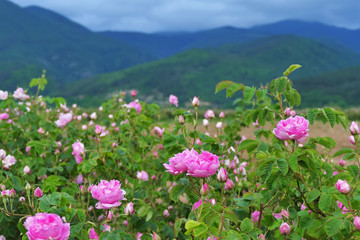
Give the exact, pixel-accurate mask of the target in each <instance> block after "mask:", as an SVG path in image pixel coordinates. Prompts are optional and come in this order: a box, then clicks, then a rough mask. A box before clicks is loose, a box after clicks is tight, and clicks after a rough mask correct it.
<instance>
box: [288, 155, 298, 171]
mask: <svg viewBox="0 0 360 240" xmlns="http://www.w3.org/2000/svg"><path fill="white" fill-rule="evenodd" d="M289 166H290V168H291V169H292V170H293V171H294V172H297V173H299V172H300V171H299V163H298V160H297V154H293V155H291V156H290V158H289Z"/></svg>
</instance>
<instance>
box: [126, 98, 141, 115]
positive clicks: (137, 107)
mask: <svg viewBox="0 0 360 240" xmlns="http://www.w3.org/2000/svg"><path fill="white" fill-rule="evenodd" d="M127 107H128V108H135V109H136V112H137V114H139V113H140V111H141V104H140V103H138V102H135V101H134V102H131V103H129V104H128V105H127Z"/></svg>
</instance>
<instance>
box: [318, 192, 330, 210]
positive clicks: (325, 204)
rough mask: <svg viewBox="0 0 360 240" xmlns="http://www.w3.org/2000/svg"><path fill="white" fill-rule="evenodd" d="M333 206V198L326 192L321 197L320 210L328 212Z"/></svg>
mask: <svg viewBox="0 0 360 240" xmlns="http://www.w3.org/2000/svg"><path fill="white" fill-rule="evenodd" d="M330 206H331V196H330V195H329V194H327V193H325V192H323V193H322V194H321V196H320V200H319V208H320V210H321V211H323V212H328V211H329V210H330Z"/></svg>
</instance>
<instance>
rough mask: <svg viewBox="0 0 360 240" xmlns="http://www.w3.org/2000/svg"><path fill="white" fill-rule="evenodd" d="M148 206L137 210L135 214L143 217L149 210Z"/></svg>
mask: <svg viewBox="0 0 360 240" xmlns="http://www.w3.org/2000/svg"><path fill="white" fill-rule="evenodd" d="M149 208H150V207H149V206H147V205H144V206H142V207H141V208H139V210H138V211H137V214H138V216H139V217H145V215H146V214H147V212H148V210H149Z"/></svg>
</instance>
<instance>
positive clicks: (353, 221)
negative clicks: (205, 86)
mask: <svg viewBox="0 0 360 240" xmlns="http://www.w3.org/2000/svg"><path fill="white" fill-rule="evenodd" d="M298 67H299V65H292V66H290V67H289V68H288V69H287V70H286V71H285V72H284V74H283V76H281V77H279V78H276V79H274V80H272V81H271V82H270V84H269V85H268V86H266V87H261V88H255V87H248V86H244V85H242V84H240V83H235V82H231V81H223V82H220V83H219V84H218V85H217V86H216V92H218V91H221V90H225V91H226V96H227V97H231V96H232V95H234V94H235V93H236V92H237V91H242V93H243V98H241V99H239V100H237V101H236V103H237V107H236V117H235V118H233V119H228V118H227V117H225V114H224V113H217V114H215V112H214V111H213V110H210V109H209V111H207V113H206V116H205V119H199V114H198V108H199V107H201V102H200V100H199V98H198V97H194V98H193V99H192V107H191V108H190V109H183V108H178V104H179V102H178V99H177V98H176V96H174V95H172V96H170V97H169V102H170V108H169V111H171V113H172V115H173V117H174V123H173V124H172V127H169V126H168V124H163V123H159V122H158V115H159V111H160V110H159V107H158V106H157V105H155V104H146V103H145V102H142V101H139V100H138V99H136V97H137V96H139V95H138V94H137V92H136V91H132V92H131V96H132V98H133V99H132V102H130V103H126V101H125V99H124V97H125V94H122V95H121V97H120V99H118V98H113V99H111V100H109V101H108V102H106V103H104V104H102V106H101V107H100V108H99V110H98V111H95V112H94V111H93V112H86V111H84V110H82V109H80V108H78V107H77V106H76V105H74V106H73V107H72V108H68V107H67V106H66V104H65V101H64V100H63V99H61V98H48V97H39V96H38V93H39V90H43V88H44V85H45V83H46V82H45V79H44V77H42V78H41V79H35V80H36V81H35V82H33V81H32V83H31V84H30V86H31V87H33V86H38V92H37V94H36V95H35V96H29V95H27V93H26V90H23V89H18V90H16V92H15V93H14V94H11V93H10V94H8V93H7V92H4V91H0V99H1V102H0V113H6V115H5V114H3V115H1V116H4V117H1V119H2V120H0V136H1V142H0V159H1V161H0V187H1V198H2V200H3V201H2V204H1V205H0V210H1V215H0V233H1V234H2V235H0V237H1V238H3V237H5V238H7V239H19V238H21V237H22V239H50V238H51V239H174V238H175V239H356V238H359V236H360V231H359V229H360V218H359V215H360V214H359V212H360V194H359V190H358V188H359V164H360V162H359V149H358V147H359V127H358V126H357V124H356V122H353V123H352V124H351V125H350V124H349V122H348V119H347V117H346V115H345V114H344V113H342V112H341V111H338V110H336V109H332V108H318V109H309V110H308V111H307V112H304V113H302V114H301V115H299V114H296V111H295V110H294V107H295V106H298V105H300V103H301V97H300V94H299V93H298V92H297V91H296V90H295V89H294V88H293V86H292V82H291V80H290V79H289V78H288V76H289V74H290V73H291V72H292V71H294V70H295V69H297V68H298ZM216 116H219V118H220V119H217V118H216ZM315 119H318V120H321V121H323V122H324V123H330V125H331V126H332V127H333V126H334V125H335V124H341V125H342V126H343V127H344V129H345V131H348V133H349V136H350V138H349V140H350V141H349V142H348V144H349V146H348V147H347V148H343V149H340V150H338V151H336V152H334V147H335V146H336V142H335V141H334V140H333V139H331V138H329V137H313V136H312V134H311V132H310V131H309V130H308V127H309V124H310V125H311V124H313V123H314V121H315ZM198 123H203V125H204V127H205V131H206V132H202V131H199V130H198V128H197V127H198ZM254 123H255V125H256V130H255V132H254V135H253V136H246V137H244V136H242V134H241V130H242V128H244V127H249V126H252V125H253V124H254ZM212 125H214V126H216V128H215V129H216V135H214V134H212V135H210V133H209V132H208V131H209V128H210V126H212ZM40 129H41V131H39V130H40ZM340 157H341V160H340V161H339V163H337V161H333V159H334V158H340Z"/></svg>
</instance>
